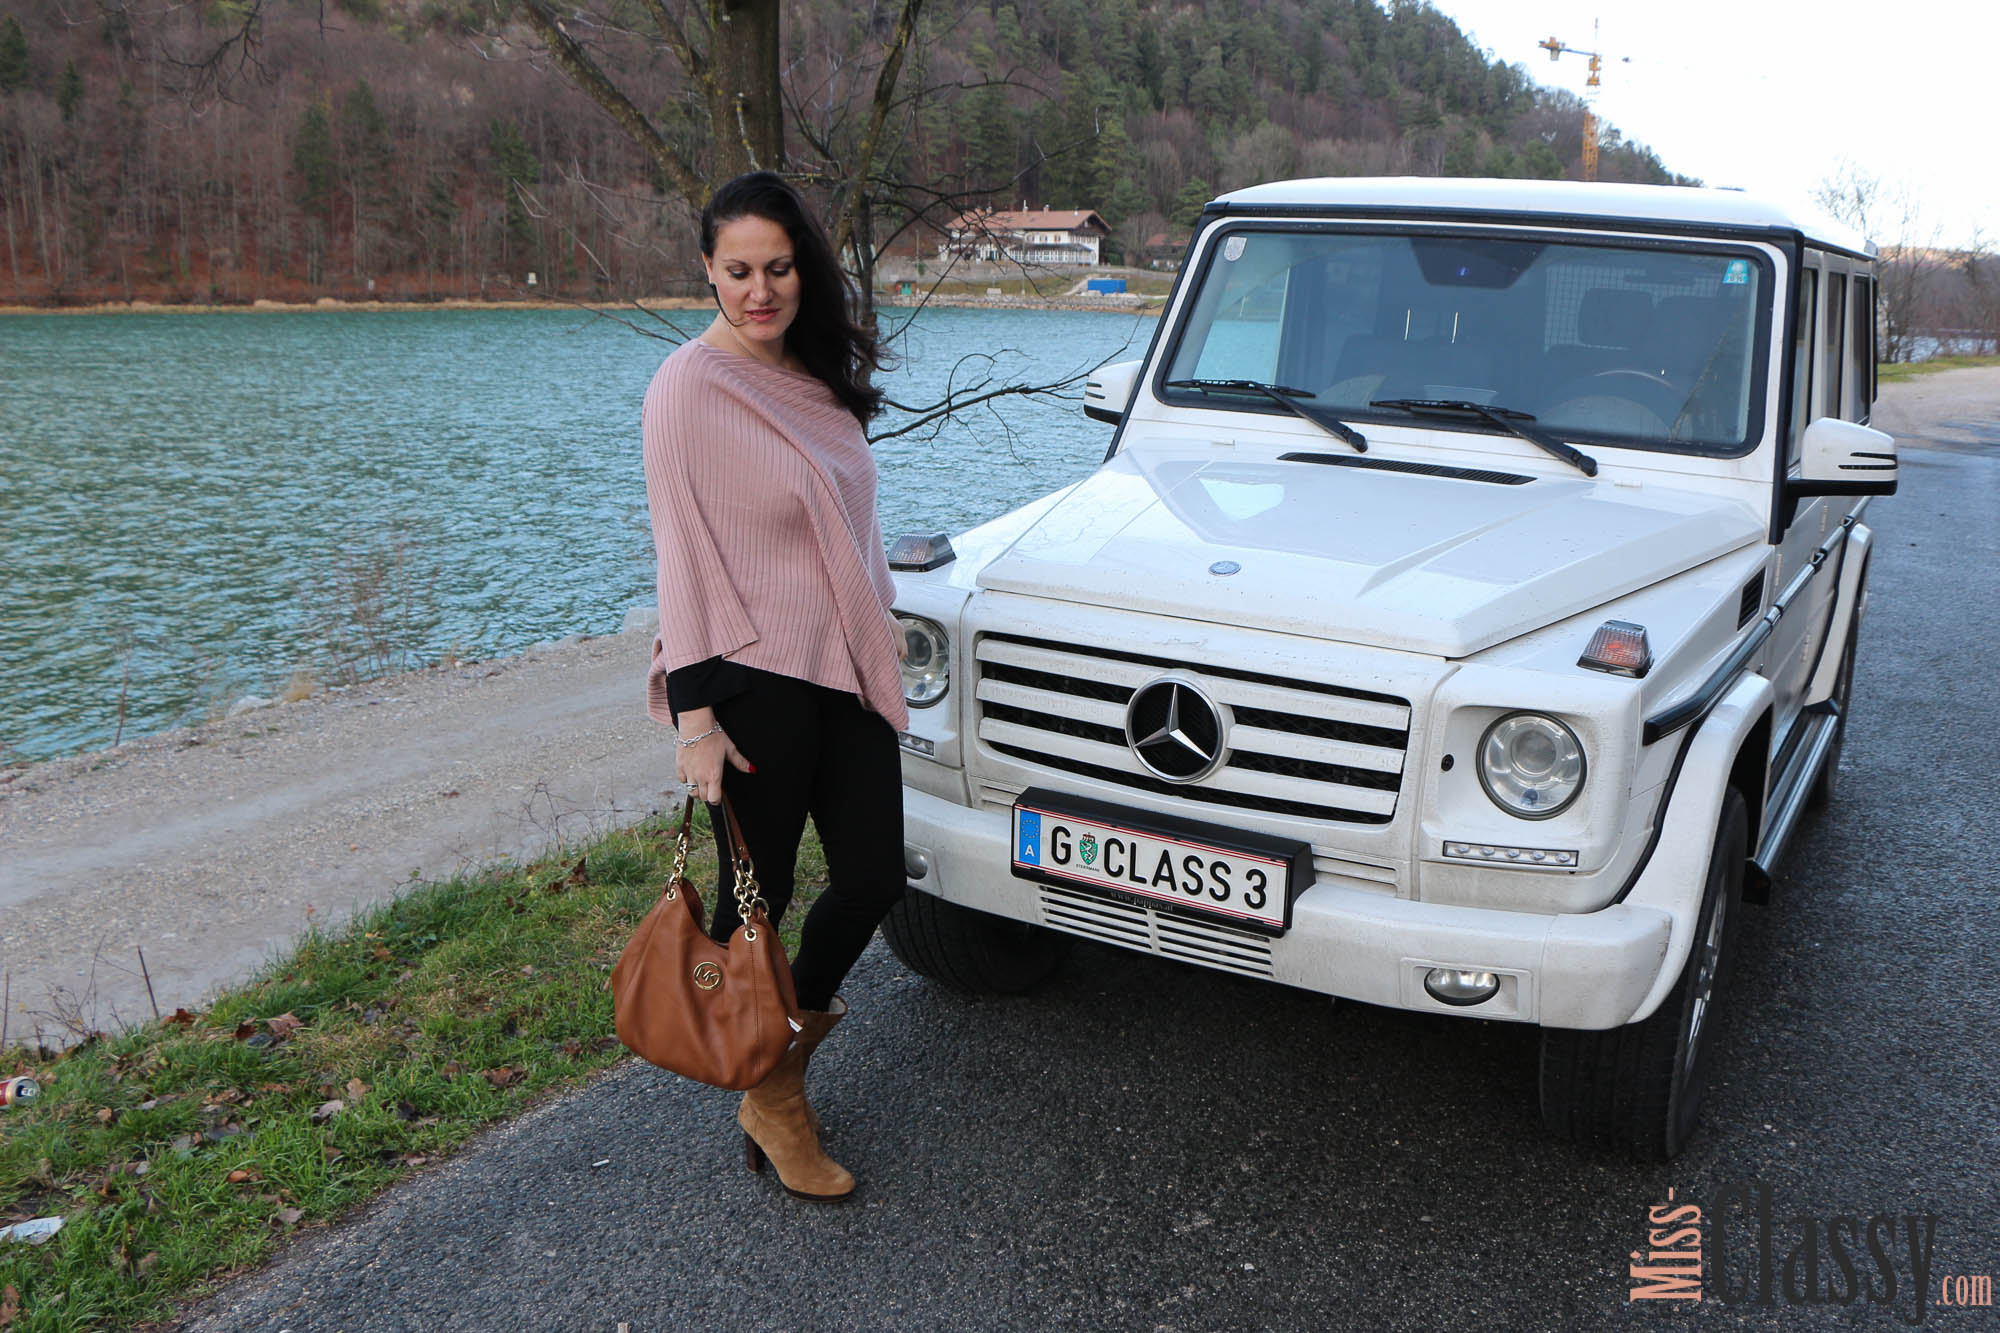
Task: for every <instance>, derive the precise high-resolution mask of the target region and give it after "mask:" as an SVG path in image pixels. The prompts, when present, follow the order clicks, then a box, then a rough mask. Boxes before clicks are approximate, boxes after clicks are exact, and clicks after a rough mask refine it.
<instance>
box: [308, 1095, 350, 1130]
mask: <svg viewBox="0 0 2000 1333" xmlns="http://www.w3.org/2000/svg"><path fill="white" fill-rule="evenodd" d="M346 1109H347V1103H345V1102H343V1101H341V1100H340V1099H339V1098H337V1097H336V1098H335V1099H333V1100H332V1101H327V1102H321V1103H320V1104H319V1105H318V1106H317V1107H315V1108H314V1109H313V1113H312V1121H313V1123H314V1124H315V1125H323V1124H325V1123H326V1122H327V1121H329V1120H331V1119H333V1118H334V1117H335V1116H337V1115H339V1114H340V1113H341V1112H342V1111H345V1110H346Z"/></svg>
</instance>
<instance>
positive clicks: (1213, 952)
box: [1042, 885, 1272, 977]
mask: <svg viewBox="0 0 2000 1333" xmlns="http://www.w3.org/2000/svg"><path fill="white" fill-rule="evenodd" d="M1042 924H1043V925H1046V926H1050V927H1053V928H1054V929H1056V930H1060V931H1064V932H1066V933H1068V934H1071V935H1082V936H1084V937H1085V938H1086V939H1093V940H1102V941H1103V942H1104V943H1106V944H1116V945H1118V946H1120V947H1121V948H1126V949H1136V950H1138V951H1139V952H1141V953H1153V954H1158V955H1160V957H1162V958H1174V959H1178V960H1179V961H1181V962H1183V963H1194V964H1197V965H1198V966H1201V967H1212V968H1214V969H1215V970H1216V971H1218V972H1235V973H1237V974H1239V975H1241V976H1246V977H1268V976H1270V975H1271V974H1272V969H1271V942H1270V941H1269V940H1268V939H1265V938H1264V937H1263V936H1261V935H1252V934H1251V933H1250V932H1248V931H1244V930H1232V929H1230V928H1229V927H1228V926H1222V925H1213V924H1210V923H1209V922H1206V921H1193V920H1187V919H1183V918H1181V917H1177V916H1173V915H1171V914H1170V913H1166V912H1158V911H1154V910H1153V909H1152V908H1150V907H1146V906H1143V905H1141V904H1139V903H1132V902H1125V901H1123V900H1120V899H1114V898H1100V897H1098V896H1097V895H1095V894H1089V893H1077V892H1074V891H1072V890H1069V889H1063V888H1057V887H1055V886H1053V885H1044V886H1043V887H1042Z"/></svg>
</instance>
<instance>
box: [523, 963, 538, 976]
mask: <svg viewBox="0 0 2000 1333" xmlns="http://www.w3.org/2000/svg"><path fill="white" fill-rule="evenodd" d="M521 975H522V976H524V977H532V976H534V975H535V965H534V964H533V963H530V964H528V965H527V966H526V967H524V968H522V969H521Z"/></svg>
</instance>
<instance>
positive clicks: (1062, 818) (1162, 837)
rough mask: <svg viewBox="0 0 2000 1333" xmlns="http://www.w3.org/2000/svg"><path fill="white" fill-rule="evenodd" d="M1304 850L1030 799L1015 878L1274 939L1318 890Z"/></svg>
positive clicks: (1043, 795) (1089, 805)
mask: <svg viewBox="0 0 2000 1333" xmlns="http://www.w3.org/2000/svg"><path fill="white" fill-rule="evenodd" d="M1311 857H1312V849H1311V848H1310V847H1308V846H1307V845H1306V844H1305V843H1303V842H1297V841H1292V840H1289V839H1284V838H1272V837H1268V836H1266V835H1264V834H1259V833H1247V832H1244V831H1242V830H1240V829H1229V828H1224V827H1222V826H1220V825H1215V824H1207V823H1201V822H1198V821H1194V820H1184V819H1173V818H1168V817H1163V816H1159V815H1153V814H1150V813H1147V812H1143V811H1137V810H1126V809H1123V808H1122V807H1119V806H1113V805H1107V804H1104V803H1102V802H1098V801H1091V800H1087V799H1084V798H1080V797H1074V796H1061V795H1056V794H1052V793H1048V792H1043V791H1038V790H1030V791H1026V792H1023V793H1022V794H1021V797H1020V799H1019V800H1018V801H1016V802H1015V804H1014V850H1013V870H1014V873H1015V874H1016V875H1019V876H1021V877H1022V878H1024V879H1036V880H1042V881H1045V882H1048V883H1053V884H1074V885H1079V886H1082V887H1084V888H1090V889H1098V890H1101V891H1103V892H1106V893H1111V894H1116V895H1119V896H1122V897H1128V898H1136V899H1139V900H1141V901H1144V902H1147V903H1151V904H1154V905H1156V906H1161V907H1166V908H1169V909H1171V910H1173V911H1175V912H1179V913H1185V914H1190V915H1195V916H1202V917H1209V918H1215V919H1219V920H1223V921H1227V922H1229V923H1230V924H1232V925H1237V926H1243V927H1246V928H1248V929H1251V930H1256V931H1259V932H1262V933H1264V934H1271V935H1280V934H1283V933H1284V932H1285V931H1286V930H1288V929H1290V928H1291V924H1292V899H1293V898H1294V897H1295V896H1297V894H1298V893H1299V892H1300V891H1301V890H1302V889H1303V888H1304V887H1305V886H1306V885H1307V884H1308V883H1309V882H1310V881H1311V875H1312V871H1311V866H1312V860H1311Z"/></svg>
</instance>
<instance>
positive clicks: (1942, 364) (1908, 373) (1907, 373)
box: [1875, 356, 2000, 384]
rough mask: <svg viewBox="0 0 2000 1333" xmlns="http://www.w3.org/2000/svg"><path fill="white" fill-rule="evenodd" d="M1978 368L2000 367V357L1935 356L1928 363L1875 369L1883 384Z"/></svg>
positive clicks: (1892, 364)
mask: <svg viewBox="0 0 2000 1333" xmlns="http://www.w3.org/2000/svg"><path fill="white" fill-rule="evenodd" d="M1976 366H2000V356H1934V357H1932V358H1931V359H1930V360H1928V361H1884V362H1882V363H1881V364H1880V365H1878V366H1876V367H1875V378H1876V379H1877V380H1878V381H1880V382H1881V383H1883V384H1895V383H1898V382H1899V381H1902V380H1913V379H1915V378H1916V377H1917V376H1919V375H1935V374H1937V373H1938V372H1939V371H1940V370H1969V369H1971V368H1973V367H1976Z"/></svg>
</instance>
